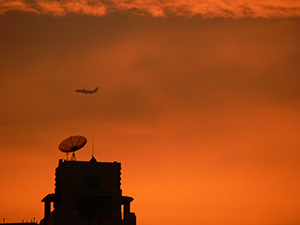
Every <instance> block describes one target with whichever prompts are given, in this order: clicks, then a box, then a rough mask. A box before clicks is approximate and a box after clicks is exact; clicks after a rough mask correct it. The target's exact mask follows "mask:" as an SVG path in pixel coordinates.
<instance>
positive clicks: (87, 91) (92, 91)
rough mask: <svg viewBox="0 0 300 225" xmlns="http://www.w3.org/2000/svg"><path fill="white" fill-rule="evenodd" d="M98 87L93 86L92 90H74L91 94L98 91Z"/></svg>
mask: <svg viewBox="0 0 300 225" xmlns="http://www.w3.org/2000/svg"><path fill="white" fill-rule="evenodd" d="M98 88H99V87H97V88H95V89H94V90H85V89H76V90H75V91H76V92H79V93H84V94H93V93H95V92H97V91H98Z"/></svg>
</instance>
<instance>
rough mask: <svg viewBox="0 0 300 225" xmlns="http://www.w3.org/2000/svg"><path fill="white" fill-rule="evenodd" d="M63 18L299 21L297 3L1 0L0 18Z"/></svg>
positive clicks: (266, 0)
mask: <svg viewBox="0 0 300 225" xmlns="http://www.w3.org/2000/svg"><path fill="white" fill-rule="evenodd" d="M14 10H19V11H24V12H34V13H37V14H49V15H54V16H65V15H67V14H70V13H75V14H84V15H91V16H104V15H108V14H110V13H124V14H129V15H142V16H147V15H150V16H153V17H169V16H184V17H192V16H202V17H203V18H214V17H225V18H245V17H251V18H257V17H260V18H284V17H299V16H300V2H299V1H298V0H276V1H274V0H264V1H260V0H240V1H230V0H188V1H186V0H0V14H4V13H5V12H8V11H14Z"/></svg>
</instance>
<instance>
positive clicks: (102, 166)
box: [40, 157, 136, 225]
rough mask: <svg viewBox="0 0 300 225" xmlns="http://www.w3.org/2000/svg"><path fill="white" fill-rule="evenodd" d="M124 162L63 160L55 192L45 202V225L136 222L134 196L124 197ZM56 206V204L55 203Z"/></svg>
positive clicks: (127, 224)
mask: <svg viewBox="0 0 300 225" xmlns="http://www.w3.org/2000/svg"><path fill="white" fill-rule="evenodd" d="M120 181H121V164H120V163H118V162H97V161H96V159H95V158H94V157H92V158H91V160H90V161H89V162H87V161H67V160H62V159H60V160H59V163H58V167H57V168H56V173H55V193H53V194H48V195H47V196H45V197H44V198H43V199H42V202H44V204H45V205H44V218H43V219H42V220H41V222H40V224H41V225H136V216H135V214H134V213H132V212H130V203H131V201H132V200H133V198H132V197H128V196H122V190H121V187H120V185H121V183H120ZM51 205H52V206H51Z"/></svg>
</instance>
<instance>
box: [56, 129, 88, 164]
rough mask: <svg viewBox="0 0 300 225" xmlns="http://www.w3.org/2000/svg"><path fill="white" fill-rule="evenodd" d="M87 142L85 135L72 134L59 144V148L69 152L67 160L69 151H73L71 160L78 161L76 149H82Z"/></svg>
mask: <svg viewBox="0 0 300 225" xmlns="http://www.w3.org/2000/svg"><path fill="white" fill-rule="evenodd" d="M86 142H87V139H86V138H85V137H83V136H80V135H76V136H71V137H68V138H66V139H65V140H63V141H62V142H61V143H60V144H59V146H58V149H59V150H60V151H62V152H65V153H67V160H68V154H69V152H73V154H72V157H71V161H76V156H75V151H77V150H79V149H81V148H82V147H83V146H85V144H86Z"/></svg>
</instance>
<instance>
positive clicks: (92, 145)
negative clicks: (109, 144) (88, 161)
mask: <svg viewBox="0 0 300 225" xmlns="http://www.w3.org/2000/svg"><path fill="white" fill-rule="evenodd" d="M92 157H94V140H93V144H92Z"/></svg>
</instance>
